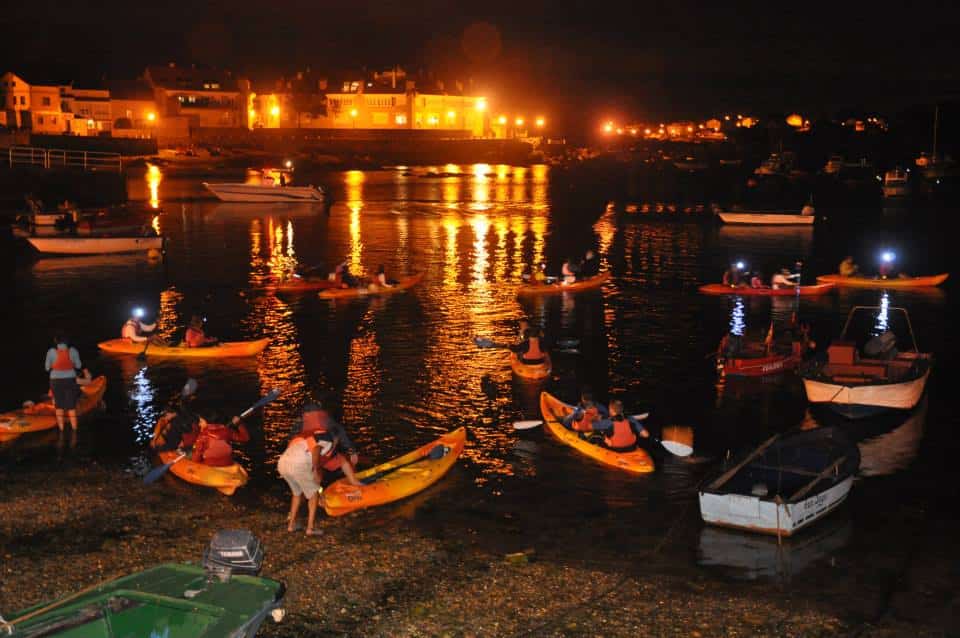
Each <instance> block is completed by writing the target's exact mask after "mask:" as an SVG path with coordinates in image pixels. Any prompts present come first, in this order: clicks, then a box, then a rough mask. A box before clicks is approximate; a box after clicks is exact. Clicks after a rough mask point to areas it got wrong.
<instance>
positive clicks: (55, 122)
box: [52, 117, 57, 126]
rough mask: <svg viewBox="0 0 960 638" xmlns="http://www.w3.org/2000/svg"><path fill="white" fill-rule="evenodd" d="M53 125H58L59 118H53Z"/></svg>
mask: <svg viewBox="0 0 960 638" xmlns="http://www.w3.org/2000/svg"><path fill="white" fill-rule="evenodd" d="M52 124H53V125H54V126H56V124H57V118H56V117H54V118H53V122H52Z"/></svg>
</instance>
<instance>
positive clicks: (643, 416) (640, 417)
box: [633, 412, 650, 421]
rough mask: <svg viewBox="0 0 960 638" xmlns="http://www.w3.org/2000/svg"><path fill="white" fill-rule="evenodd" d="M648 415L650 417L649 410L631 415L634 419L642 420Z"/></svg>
mask: <svg viewBox="0 0 960 638" xmlns="http://www.w3.org/2000/svg"><path fill="white" fill-rule="evenodd" d="M649 417H650V413H649V412H644V413H643V414H634V415H633V418H634V419H636V420H637V421H643V420H644V419H647V418H649Z"/></svg>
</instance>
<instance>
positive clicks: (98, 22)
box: [0, 0, 960, 119]
mask: <svg viewBox="0 0 960 638" xmlns="http://www.w3.org/2000/svg"><path fill="white" fill-rule="evenodd" d="M459 4H461V3H457V2H450V1H449V0H444V1H441V0H426V1H420V2H415V1H409V2H398V1H393V0H391V1H387V2H372V1H370V0H351V1H350V2H338V3H328V2H316V1H314V2H305V1H293V2H290V1H287V2H284V1H279V2H255V3H254V2H242V1H241V0H234V1H232V2H211V3H206V4H204V5H203V6H200V7H196V6H194V5H193V4H192V3H181V4H180V5H179V6H180V7H182V8H177V5H175V4H174V3H165V2H153V3H151V2H134V3H131V2H126V1H125V2H119V1H117V0H105V1H103V2H99V3H94V4H91V3H88V2H76V1H71V0H67V1H64V0H58V1H56V2H54V1H51V0H36V1H31V2H16V3H12V4H10V5H8V6H6V7H5V8H4V10H3V12H2V16H0V24H2V25H3V34H4V35H3V37H2V38H0V56H2V59H3V60H4V65H5V67H7V68H9V69H11V70H16V71H18V72H22V73H23V74H24V75H25V76H26V78H27V79H28V80H32V81H35V82H38V83H39V82H44V81H63V80H70V79H75V80H80V81H85V82H89V81H93V80H96V79H98V78H99V77H101V76H103V75H105V76H107V77H110V78H122V77H130V76H134V75H137V74H139V73H140V72H141V71H142V70H143V67H144V66H145V65H147V64H150V63H166V62H169V61H176V62H179V63H191V62H194V63H197V64H206V65H216V66H220V67H226V68H230V69H233V70H234V71H236V72H238V73H245V74H248V75H251V76H253V77H259V78H263V79H267V78H269V77H270V76H271V75H272V74H273V73H272V72H273V71H276V72H292V71H295V70H297V69H298V68H305V67H308V66H309V67H312V68H313V69H315V70H321V71H322V70H327V69H340V68H361V67H363V66H366V67H367V68H370V69H374V68H388V67H389V66H391V65H392V64H394V63H399V64H401V65H402V66H404V67H405V68H407V69H408V70H410V71H419V70H433V71H434V72H436V73H440V74H445V75H457V76H460V77H472V78H474V80H475V81H476V82H477V83H478V85H480V86H483V87H485V89H484V92H485V93H488V94H490V95H491V98H492V100H493V101H494V102H495V103H496V102H497V98H498V97H503V98H505V99H508V101H510V102H511V103H512V104H514V105H515V106H516V108H528V109H538V110H544V111H546V112H549V113H550V114H551V116H552V117H554V118H558V119H559V118H562V116H563V115H570V116H571V117H573V114H576V117H579V118H583V117H603V116H607V115H609V116H617V115H618V114H619V113H623V112H627V111H629V112H630V113H632V114H635V115H639V116H648V117H669V116H671V115H673V116H685V115H702V114H707V113H711V112H717V111H720V110H727V109H731V110H751V109H752V110H753V112H755V113H764V112H772V111H783V110H793V109H802V110H804V111H806V112H810V111H812V112H820V111H824V112H825V111H830V110H832V109H836V108H840V107H847V106H852V107H862V108H869V109H876V110H879V111H883V110H891V109H898V108H902V107H905V106H909V105H912V104H929V103H932V102H934V101H943V100H945V99H957V98H958V96H960V88H958V86H960V85H958V81H960V74H958V72H957V60H958V53H960V51H958V49H960V47H958V39H960V28H958V26H960V20H958V16H960V10H958V9H957V8H956V7H955V6H951V5H950V4H949V3H945V2H944V3H939V2H922V3H920V2H918V3H912V4H906V5H902V6H903V7H905V8H902V9H896V10H892V11H891V10H885V9H883V6H884V4H887V3H879V2H877V3H873V4H870V5H867V4H861V3H841V2H834V3H819V4H818V3H809V2H797V3H793V4H789V5H788V4H786V3H779V2H776V3H775V2H765V3H739V4H736V5H734V4H728V5H726V6H718V7H714V8H703V7H701V6H698V5H699V4H700V3H694V2H688V1H680V2H670V3H654V2H647V3H644V2H636V3H629V4H628V3H624V4H609V3H608V4H604V3H591V2H582V3H556V2H546V1H539V2H526V3H522V2H503V1H501V0H494V1H492V2H491V1H484V2H478V3H470V4H469V8H466V9H458V8H456V7H457V5H459ZM464 4H467V3H464ZM717 4H720V3H717ZM938 5H939V6H938ZM467 12H469V13H467ZM499 94H502V95H499ZM508 96H509V97H508ZM584 112H586V115H585V114H584Z"/></svg>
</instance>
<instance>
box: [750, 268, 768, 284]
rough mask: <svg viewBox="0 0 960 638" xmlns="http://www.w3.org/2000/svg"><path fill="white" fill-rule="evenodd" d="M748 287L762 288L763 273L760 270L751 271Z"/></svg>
mask: <svg viewBox="0 0 960 638" xmlns="http://www.w3.org/2000/svg"><path fill="white" fill-rule="evenodd" d="M750 287H751V288H764V287H765V286H764V285H763V274H762V273H761V272H760V271H757V272H755V273H753V275H752V276H751V277H750Z"/></svg>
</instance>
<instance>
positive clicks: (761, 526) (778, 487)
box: [700, 427, 860, 536]
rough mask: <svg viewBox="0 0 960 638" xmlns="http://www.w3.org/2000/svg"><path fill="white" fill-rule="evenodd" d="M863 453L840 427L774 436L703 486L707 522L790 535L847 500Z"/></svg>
mask: <svg viewBox="0 0 960 638" xmlns="http://www.w3.org/2000/svg"><path fill="white" fill-rule="evenodd" d="M859 466H860V452H859V451H858V449H857V446H856V445H854V444H853V443H851V442H850V441H849V440H848V439H847V438H846V436H844V434H843V432H842V431H841V430H840V429H839V428H836V427H832V428H816V429H813V430H801V431H799V432H795V433H793V434H788V435H782V436H781V435H779V434H777V435H775V436H773V437H771V438H770V439H767V441H765V442H764V443H763V444H762V445H760V447H758V448H756V449H755V450H753V451H752V452H751V453H749V454H748V455H747V456H746V457H744V458H743V460H741V461H739V462H738V463H736V464H735V465H734V466H733V467H732V468H730V469H725V470H723V471H722V472H721V473H720V474H719V475H718V476H716V477H714V478H712V479H709V480H708V481H707V482H705V483H704V486H702V487H701V489H700V515H701V517H702V518H703V521H704V522H705V523H708V524H711V525H719V526H721V527H732V528H735V529H742V530H746V531H751V532H760V533H763V534H775V535H777V536H790V535H792V534H795V533H797V532H798V531H799V530H801V529H803V528H804V527H807V526H809V525H811V524H812V523H814V522H815V521H817V520H819V519H821V518H823V517H824V516H826V515H827V514H829V513H830V512H832V511H833V510H835V509H836V508H837V507H839V506H840V504H841V503H843V502H844V501H845V500H846V498H847V495H848V494H849V493H850V488H851V487H853V477H854V475H855V474H856V472H857V469H858V468H859Z"/></svg>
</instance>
